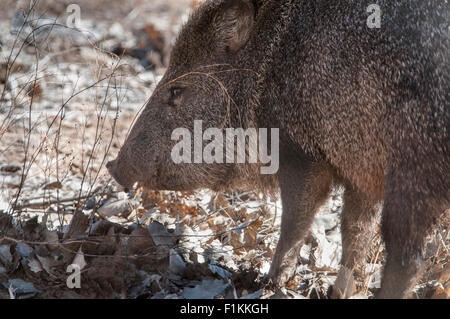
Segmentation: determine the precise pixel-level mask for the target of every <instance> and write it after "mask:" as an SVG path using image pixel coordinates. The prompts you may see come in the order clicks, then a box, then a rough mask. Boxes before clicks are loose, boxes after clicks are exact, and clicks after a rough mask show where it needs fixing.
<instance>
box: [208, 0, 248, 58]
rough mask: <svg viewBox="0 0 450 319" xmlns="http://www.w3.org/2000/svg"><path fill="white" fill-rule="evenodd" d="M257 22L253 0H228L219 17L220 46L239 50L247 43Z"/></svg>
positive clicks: (227, 49)
mask: <svg viewBox="0 0 450 319" xmlns="http://www.w3.org/2000/svg"><path fill="white" fill-rule="evenodd" d="M254 22H255V8H254V5H253V3H252V0H226V1H225V2H224V7H223V11H221V12H220V13H219V16H218V17H217V25H216V28H217V36H218V39H217V40H218V48H219V49H222V50H224V51H225V52H231V53H234V52H237V51H238V50H239V49H241V48H242V47H243V46H244V45H245V43H247V41H248V39H249V37H250V32H251V30H252V27H253V24H254Z"/></svg>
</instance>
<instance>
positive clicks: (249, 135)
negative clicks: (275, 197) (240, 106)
mask: <svg viewBox="0 0 450 319" xmlns="http://www.w3.org/2000/svg"><path fill="white" fill-rule="evenodd" d="M224 131H225V136H224V133H223V132H224ZM268 139H269V136H268V129H266V128H260V129H256V128H248V129H245V130H244V129H243V128H226V129H224V130H221V129H218V128H208V129H206V130H205V131H204V132H203V121H194V135H193V136H192V134H191V131H189V130H188V129H187V128H177V129H176V130H174V131H173V132H172V140H173V141H179V142H178V143H177V144H176V145H175V146H174V147H173V149H172V153H171V156H172V160H173V161H174V163H176V164H182V163H183V164H192V163H194V164H201V163H206V164H213V163H217V164H224V163H226V164H244V163H246V160H247V157H248V163H250V164H256V163H261V164H263V165H268V166H261V168H260V172H261V174H267V175H268V174H275V173H277V172H278V169H279V129H277V128H272V129H270V143H269V142H268ZM247 140H248V144H247ZM206 142H209V143H208V144H207V145H206V146H205V147H204V144H205V143H206ZM269 145H270V152H269V149H268V148H269ZM192 146H193V150H192ZM246 150H247V151H248V152H247V151H246ZM224 153H225V154H224Z"/></svg>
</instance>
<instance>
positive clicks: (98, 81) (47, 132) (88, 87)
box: [12, 77, 108, 210]
mask: <svg viewBox="0 0 450 319" xmlns="http://www.w3.org/2000/svg"><path fill="white" fill-rule="evenodd" d="M107 78H108V77H104V78H102V79H100V80H97V81H96V82H95V83H93V84H91V85H89V86H87V87H85V88H83V89H81V90H80V91H78V92H76V93H75V94H73V95H71V96H70V97H69V98H68V99H67V100H66V101H65V102H64V103H63V104H62V105H61V107H60V108H59V110H58V112H57V113H56V115H55V117H54V118H53V119H52V121H51V123H50V124H49V126H48V129H47V131H46V134H45V136H48V134H49V131H50V129H51V128H52V127H53V125H54V123H55V122H56V119H57V117H58V116H59V114H60V113H61V112H62V110H63V109H64V108H65V107H66V106H67V104H68V103H69V102H70V101H71V100H72V99H74V98H75V97H76V96H78V95H80V94H82V93H84V92H85V91H87V90H90V89H91V88H93V87H95V86H96V85H97V84H98V83H101V82H102V81H104V80H105V79H107ZM28 134H31V132H28ZM43 144H44V141H41V143H40V144H39V146H38V148H37V149H36V151H35V153H34V154H33V156H32V158H31V160H30V163H29V167H28V171H29V169H30V168H31V165H32V164H33V163H34V161H35V160H36V158H37V156H38V154H39V153H40V151H41V149H42V146H43ZM28 171H27V173H26V176H27V175H28ZM18 200H19V197H18V196H16V198H15V203H14V204H13V205H12V210H15V207H16V206H17V202H18Z"/></svg>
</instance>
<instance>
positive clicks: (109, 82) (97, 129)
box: [79, 60, 120, 201]
mask: <svg viewBox="0 0 450 319" xmlns="http://www.w3.org/2000/svg"><path fill="white" fill-rule="evenodd" d="M119 63H120V60H119V61H117V63H116V65H115V67H114V70H113V72H112V73H111V75H110V77H109V78H108V86H107V87H106V92H105V96H104V99H103V102H102V104H101V108H100V113H99V114H98V115H97V124H96V129H95V137H94V145H93V147H92V151H91V153H90V155H89V158H88V162H87V165H86V171H85V172H84V173H83V178H82V180H81V187H80V193H79V194H80V197H81V194H82V191H83V185H84V181H85V178H86V172H87V170H88V168H89V164H90V163H91V161H92V159H93V156H94V152H95V148H96V146H97V144H98V142H99V131H100V130H99V127H100V121H101V115H102V112H103V109H104V107H105V104H106V99H107V97H108V92H109V89H110V84H111V80H112V79H113V75H114V72H115V71H116V70H117V67H118V65H119ZM102 128H103V126H102ZM110 144H112V140H111V141H110ZM103 161H104V160H103ZM102 163H103V162H102ZM96 176H98V173H97V175H96ZM80 201H81V199H80Z"/></svg>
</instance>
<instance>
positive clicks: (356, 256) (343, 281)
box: [332, 185, 381, 299]
mask: <svg viewBox="0 0 450 319" xmlns="http://www.w3.org/2000/svg"><path fill="white" fill-rule="evenodd" d="M380 206H381V202H379V201H377V200H375V199H371V198H367V196H365V195H364V194H362V193H361V192H358V191H356V190H355V189H354V188H353V187H352V186H351V185H347V186H346V188H345V192H344V208H343V211H342V219H341V233H342V262H341V268H340V270H339V274H338V277H337V279H336V283H335V285H334V287H333V290H332V297H333V298H340V299H341V298H350V297H351V296H352V295H353V294H354V293H355V281H354V274H355V270H356V268H357V267H358V266H360V265H361V264H362V263H363V262H364V259H365V257H366V252H367V247H368V246H369V243H370V240H371V238H372V236H373V235H374V233H375V228H376V227H375V226H376V223H375V219H376V218H375V217H376V216H377V212H378V211H379V209H380Z"/></svg>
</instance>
